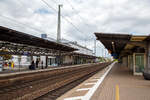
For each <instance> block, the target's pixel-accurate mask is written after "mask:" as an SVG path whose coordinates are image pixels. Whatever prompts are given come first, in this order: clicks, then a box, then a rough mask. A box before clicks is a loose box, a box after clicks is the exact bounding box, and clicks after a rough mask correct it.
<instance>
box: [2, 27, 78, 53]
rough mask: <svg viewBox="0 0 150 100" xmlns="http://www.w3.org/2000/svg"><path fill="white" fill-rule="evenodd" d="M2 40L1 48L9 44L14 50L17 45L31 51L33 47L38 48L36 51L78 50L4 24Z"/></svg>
mask: <svg viewBox="0 0 150 100" xmlns="http://www.w3.org/2000/svg"><path fill="white" fill-rule="evenodd" d="M0 41H1V42H0V43H1V44H0V46H1V48H2V47H7V46H9V49H12V50H14V48H16V47H18V48H19V47H21V48H26V50H27V49H28V51H31V50H32V49H31V48H33V49H35V50H38V51H36V52H38V53H40V52H42V51H44V52H45V51H53V52H54V51H62V52H72V51H75V50H77V49H75V48H72V47H70V46H68V45H64V44H61V43H56V42H53V41H50V40H45V39H42V38H39V37H36V36H33V35H29V34H26V33H23V32H19V31H16V30H12V29H9V28H6V27H3V26H0ZM11 47H12V48H11ZM21 48H20V49H21ZM29 49H30V50H29ZM33 52H34V51H33ZM44 52H43V53H44ZM53 52H51V53H53Z"/></svg>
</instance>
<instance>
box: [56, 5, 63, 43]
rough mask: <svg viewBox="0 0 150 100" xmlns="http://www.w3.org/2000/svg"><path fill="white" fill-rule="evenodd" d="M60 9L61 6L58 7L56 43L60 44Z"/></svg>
mask: <svg viewBox="0 0 150 100" xmlns="http://www.w3.org/2000/svg"><path fill="white" fill-rule="evenodd" d="M61 7H62V5H58V27H57V42H60V40H61Z"/></svg>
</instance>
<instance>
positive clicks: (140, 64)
mask: <svg viewBox="0 0 150 100" xmlns="http://www.w3.org/2000/svg"><path fill="white" fill-rule="evenodd" d="M94 34H95V35H96V37H97V40H99V41H100V42H101V43H102V44H103V45H104V46H105V47H106V48H107V49H108V51H109V53H111V55H112V56H113V57H114V58H115V59H118V62H119V63H121V65H122V66H128V68H129V69H130V70H131V71H132V73H133V75H142V72H143V71H144V70H149V68H150V36H146V35H131V34H118V33H94Z"/></svg>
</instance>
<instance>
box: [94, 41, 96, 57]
mask: <svg viewBox="0 0 150 100" xmlns="http://www.w3.org/2000/svg"><path fill="white" fill-rule="evenodd" d="M94 54H95V56H96V40H94Z"/></svg>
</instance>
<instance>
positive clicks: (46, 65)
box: [45, 56, 48, 68]
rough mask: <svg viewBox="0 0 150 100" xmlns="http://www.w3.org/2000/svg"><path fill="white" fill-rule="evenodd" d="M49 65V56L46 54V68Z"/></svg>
mask: <svg viewBox="0 0 150 100" xmlns="http://www.w3.org/2000/svg"><path fill="white" fill-rule="evenodd" d="M47 67H48V56H46V66H45V68H47Z"/></svg>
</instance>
